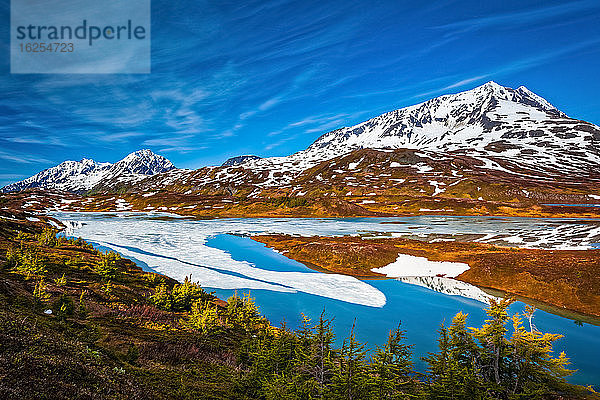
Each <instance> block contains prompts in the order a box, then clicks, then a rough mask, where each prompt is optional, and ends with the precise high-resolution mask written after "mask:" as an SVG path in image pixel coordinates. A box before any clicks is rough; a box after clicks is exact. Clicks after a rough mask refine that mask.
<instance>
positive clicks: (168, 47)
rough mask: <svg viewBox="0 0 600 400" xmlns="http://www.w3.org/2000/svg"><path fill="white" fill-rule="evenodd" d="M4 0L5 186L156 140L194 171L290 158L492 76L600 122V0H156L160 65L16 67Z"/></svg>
mask: <svg viewBox="0 0 600 400" xmlns="http://www.w3.org/2000/svg"><path fill="white" fill-rule="evenodd" d="M418 3H421V4H420V5H417V4H418ZM0 4H1V7H0V10H1V12H2V16H1V17H2V23H1V24H0V47H1V50H0V51H1V52H2V54H3V56H2V59H1V62H0V186H2V185H4V184H7V183H10V182H13V181H16V180H19V179H22V178H25V177H27V176H30V175H33V174H34V173H36V172H38V171H40V170H42V169H45V168H48V167H50V166H52V165H55V164H58V163H59V162H61V161H63V160H65V159H74V160H80V159H81V158H83V157H88V158H94V159H96V160H98V161H111V162H114V161H117V160H118V159H120V158H122V157H123V156H125V155H126V154H128V153H129V152H131V151H134V150H137V149H140V148H150V149H152V150H153V151H155V152H157V153H160V154H163V155H164V156H166V157H167V158H169V159H170V160H172V161H173V162H174V163H175V165H177V166H178V167H185V168H199V167H202V166H204V165H213V164H219V163H221V162H222V161H224V160H225V159H226V158H228V157H230V156H235V155H239V154H257V155H260V156H276V155H287V154H290V153H293V152H295V151H298V150H301V149H303V148H305V147H306V146H308V145H309V144H310V143H311V142H312V141H314V140H315V139H316V138H317V137H318V136H319V135H320V134H322V133H324V132H327V131H329V130H332V129H335V128H338V127H341V126H348V125H352V124H355V123H358V122H361V121H363V120H366V119H368V118H371V117H373V116H376V115H378V114H381V113H383V112H386V111H390V110H393V109H397V108H401V107H404V106H408V105H411V104H415V103H418V102H421V101H424V100H427V99H428V98H431V97H435V96H437V95H441V94H445V93H453V92H459V91H462V90H467V89H470V88H472V87H475V86H478V85H480V84H482V83H485V82H486V81H489V80H495V81H496V82H498V83H500V84H502V85H505V86H511V87H517V86H520V85H525V86H527V87H528V88H530V89H531V90H533V91H534V92H536V93H538V94H540V95H541V96H543V97H545V98H546V99H548V100H549V101H550V102H552V103H553V104H555V105H556V106H557V107H558V108H560V109H561V110H562V111H564V112H566V113H567V114H568V115H570V116H572V117H576V118H580V119H583V120H587V121H590V122H593V123H596V124H600V97H599V96H598V94H599V93H600V79H599V75H600V74H599V71H600V2H599V1H597V0H591V1H588V0H581V1H573V2H558V1H523V0H520V1H429V2H415V1H410V2H402V1H398V0H395V1H373V0H371V1H360V2H359V1H356V2H352V1H348V0H344V1H323V0H320V1H310V0H303V1H284V0H280V1H267V0H260V1H239V0H236V1H223V0H218V1H211V2H204V1H198V0H185V1H177V0H171V1H162V2H159V1H158V0H154V1H153V4H152V73H151V74H148V75H125V74H120V75H11V74H10V73H9V70H10V68H9V64H10V57H9V15H10V10H9V1H7V0H0Z"/></svg>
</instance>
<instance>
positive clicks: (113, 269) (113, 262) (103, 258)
mask: <svg viewBox="0 0 600 400" xmlns="http://www.w3.org/2000/svg"><path fill="white" fill-rule="evenodd" d="M120 259H121V256H120V255H118V254H117V253H115V252H114V251H109V252H106V253H100V261H98V262H97V263H95V264H94V266H93V269H94V272H96V273H97V274H99V275H100V276H102V277H103V278H114V277H115V276H116V274H117V261H118V260H120Z"/></svg>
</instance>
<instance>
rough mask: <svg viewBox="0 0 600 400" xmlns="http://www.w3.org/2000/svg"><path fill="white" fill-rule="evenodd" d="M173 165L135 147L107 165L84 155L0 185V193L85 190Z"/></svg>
mask: <svg viewBox="0 0 600 400" xmlns="http://www.w3.org/2000/svg"><path fill="white" fill-rule="evenodd" d="M174 168H175V166H174V165H173V163H171V161H169V160H167V159H166V158H165V157H163V156H160V155H157V154H154V153H153V152H152V151H150V150H146V149H144V150H138V151H136V152H133V153H131V154H129V155H128V156H126V157H125V158H123V159H122V160H120V161H118V162H116V163H114V164H111V163H108V162H96V161H94V160H90V159H87V158H84V159H83V160H81V161H65V162H62V163H60V164H59V165H57V166H55V167H52V168H48V169H46V170H44V171H42V172H40V173H38V174H35V175H34V176H32V177H30V178H27V179H25V180H22V181H20V182H16V183H12V184H10V185H7V186H5V187H3V188H2V191H3V192H15V191H21V190H24V189H32V188H39V189H53V190H64V191H69V192H86V191H89V190H93V189H94V188H95V187H96V185H99V184H105V183H106V182H114V183H117V182H121V183H122V182H127V183H129V184H131V183H134V182H136V181H139V180H141V179H144V178H147V177H148V176H150V175H154V174H158V173H161V172H167V171H170V170H172V169H174Z"/></svg>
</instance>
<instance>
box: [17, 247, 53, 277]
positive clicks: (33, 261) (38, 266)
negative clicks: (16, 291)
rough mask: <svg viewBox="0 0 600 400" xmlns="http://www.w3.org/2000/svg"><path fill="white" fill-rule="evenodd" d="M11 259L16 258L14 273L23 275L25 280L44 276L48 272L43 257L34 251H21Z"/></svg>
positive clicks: (26, 249) (28, 249) (27, 249)
mask: <svg viewBox="0 0 600 400" xmlns="http://www.w3.org/2000/svg"><path fill="white" fill-rule="evenodd" d="M12 257H13V258H16V266H15V272H16V273H18V274H21V275H25V278H26V279H30V278H31V277H33V276H44V275H45V274H46V273H47V272H48V271H47V270H46V266H45V262H44V259H43V257H41V256H40V255H39V253H38V252H37V251H36V250H34V249H30V248H25V249H21V250H20V251H19V252H18V254H17V255H16V256H12Z"/></svg>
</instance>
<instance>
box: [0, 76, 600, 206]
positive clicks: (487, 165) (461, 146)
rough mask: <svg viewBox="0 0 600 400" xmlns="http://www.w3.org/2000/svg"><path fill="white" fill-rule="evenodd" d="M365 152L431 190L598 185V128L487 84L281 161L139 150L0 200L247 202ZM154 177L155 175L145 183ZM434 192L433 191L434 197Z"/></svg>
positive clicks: (53, 171)
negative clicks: (76, 197) (216, 198)
mask: <svg viewBox="0 0 600 400" xmlns="http://www.w3.org/2000/svg"><path fill="white" fill-rule="evenodd" d="M364 149H376V150H381V151H383V152H391V153H389V157H388V159H387V163H384V164H381V163H380V164H381V165H380V167H381V168H382V170H381V174H383V175H382V176H390V172H391V171H392V170H394V169H397V168H398V166H399V165H405V164H403V162H400V161H398V160H396V159H397V158H398V157H400V156H399V154H402V152H400V153H398V152H396V153H397V154H396V155H393V152H392V151H393V150H396V151H397V150H399V149H408V150H410V151H411V152H412V153H410V154H411V155H410V157H409V156H406V157H405V156H402V157H404V158H406V159H407V160H408V159H410V160H412V161H410V162H409V163H408V164H406V165H405V166H412V168H413V169H414V170H415V173H417V175H418V176H420V177H423V176H424V175H423V173H424V172H427V171H429V175H431V177H430V178H431V179H430V181H432V182H434V181H435V182H438V181H439V179H435V177H436V176H437V177H438V178H439V175H440V173H441V172H440V171H441V170H442V169H444V170H445V169H447V170H448V171H447V172H449V173H450V176H451V177H453V178H457V177H458V176H459V175H461V173H460V171H459V170H460V169H461V168H463V169H464V168H466V169H467V170H469V171H477V173H478V175H479V176H485V175H487V174H488V173H492V172H493V173H494V174H496V175H498V174H500V175H502V176H503V178H502V179H504V180H509V181H510V179H511V178H507V177H515V178H519V179H532V180H537V181H540V182H544V183H548V182H558V181H562V182H571V181H572V182H579V183H581V182H583V181H586V182H588V183H589V182H595V181H598V180H600V127H598V126H596V125H593V124H591V123H588V122H585V121H581V120H578V119H573V118H570V117H568V116H567V115H565V114H564V113H563V112H561V111H559V110H558V109H557V108H556V107H554V106H553V105H552V104H550V103H549V102H548V101H546V100H545V99H543V98H542V97H540V96H538V95H536V94H535V93H533V92H531V91H530V90H528V89H527V88H525V87H524V86H521V87H519V88H518V89H511V88H507V87H503V86H500V85H498V84H497V83H495V82H488V83H486V84H484V85H482V86H479V87H476V88H474V89H472V90H468V91H465V92H461V93H457V94H450V95H444V96H440V97H437V98H434V99H431V100H428V101H425V102H423V103H420V104H416V105H414V106H410V107H406V108H402V109H399V110H395V111H391V112H388V113H385V114H382V115H380V116H378V117H375V118H372V119H370V120H368V121H365V122H362V123H360V124H357V125H354V126H351V127H344V128H340V129H337V130H334V131H331V132H328V133H325V134H324V135H322V136H321V137H319V138H318V139H317V140H316V141H315V142H314V143H313V144H311V145H310V146H309V147H308V148H307V149H305V150H302V151H299V152H297V153H295V154H292V155H289V156H287V157H269V158H259V157H256V156H240V157H234V158H232V159H230V160H228V161H226V162H225V163H224V164H223V165H221V166H219V167H217V166H215V167H205V168H201V169H199V170H194V171H190V170H182V169H177V168H175V167H174V166H173V164H171V163H170V162H169V161H168V160H166V159H165V158H163V157H160V156H157V155H155V154H153V153H152V152H150V151H149V150H141V151H139V152H135V153H132V154H130V155H129V156H127V157H126V158H124V159H123V160H121V161H119V162H117V163H115V164H112V165H111V164H108V163H95V162H94V161H91V160H82V161H81V162H73V161H67V162H65V163H63V164H61V165H59V166H57V167H54V168H50V169H49V170H46V171H43V172H41V173H39V174H37V175H35V176H33V177H31V178H29V179H26V180H25V181H22V182H18V183H15V184H12V185H9V186H7V187H5V188H4V191H18V190H21V189H25V188H30V187H40V188H54V189H62V190H69V191H79V192H81V191H87V190H90V189H94V191H98V192H110V191H114V190H116V189H119V190H121V189H124V190H125V191H130V192H143V191H154V190H160V189H166V190H172V191H175V192H181V193H183V194H200V193H201V194H207V195H209V194H210V195H215V194H218V193H227V194H229V195H232V194H235V193H240V194H242V193H243V194H245V195H248V196H250V197H255V196H257V195H259V193H260V192H261V191H262V190H263V189H267V188H270V189H273V188H275V189H281V190H291V192H290V193H304V192H306V191H305V190H304V185H305V183H308V184H310V182H312V183H314V184H315V185H316V184H317V183H321V184H325V183H326V182H325V181H322V179H323V178H324V175H322V174H321V173H318V174H317V175H315V176H314V177H313V178H314V179H313V178H310V179H308V180H307V179H305V178H303V176H304V177H306V176H308V175H311V174H312V172H311V171H312V169H313V168H316V167H317V166H318V165H321V166H320V167H318V169H323V171H325V169H329V170H330V172H332V173H331V175H332V176H331V179H339V177H340V176H342V175H343V174H350V175H352V174H357V173H359V171H360V168H359V169H356V168H357V166H358V165H359V164H361V161H362V159H363V158H364V156H363V155H358V154H359V153H360V151H361V150H364ZM353 154H354V155H356V157H358V158H357V159H356V160H355V159H354V157H353V156H352V155H353ZM407 154H408V153H407ZM402 157H400V158H402ZM407 157H408V158H407ZM341 158H344V160H343V161H344V163H346V164H347V165H346V166H345V167H344V168H340V166H339V165H338V166H337V167H336V166H335V165H334V164H336V160H340V159H341ZM346 158H347V159H346ZM325 164H327V165H325ZM338 164H339V163H338ZM456 165H462V167H460V168H458V167H456ZM360 166H361V168H368V169H373V168H374V165H370V166H366V167H365V166H364V165H362V164H361V165H360ZM378 168H379V167H378ZM336 171H337V172H336ZM159 172H164V173H161V174H159V175H156V176H152V177H150V178H148V176H150V175H154V174H157V173H159ZM325 175H327V174H325ZM335 176H337V178H336V177H335ZM345 179H346V178H345ZM347 179H348V180H347V181H346V182H349V181H350V180H351V179H357V178H352V177H347ZM403 179H404V178H403ZM494 179H496V178H494ZM303 182H304V183H303ZM440 182H441V181H440ZM364 183H365V184H366V185H367V186H368V183H367V182H364ZM448 184H450V183H448ZM336 185H338V184H337V183H336ZM317 186H318V185H317ZM338 186H339V185H338ZM242 187H243V188H244V189H243V190H241V188H242ZM240 190H241V191H240ZM423 190H424V189H423ZM425 192H426V190H425ZM441 192H442V189H441V187H440V188H437V189H436V191H435V193H441Z"/></svg>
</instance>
